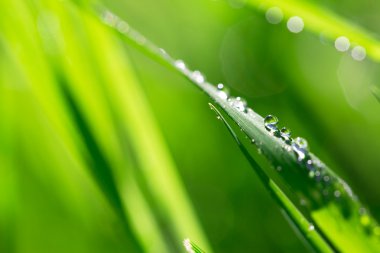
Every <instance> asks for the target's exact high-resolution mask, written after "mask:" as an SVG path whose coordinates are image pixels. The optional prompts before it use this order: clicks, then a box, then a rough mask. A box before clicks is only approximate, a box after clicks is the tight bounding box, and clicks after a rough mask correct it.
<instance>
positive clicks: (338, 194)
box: [334, 190, 342, 198]
mask: <svg viewBox="0 0 380 253" xmlns="http://www.w3.org/2000/svg"><path fill="white" fill-rule="evenodd" d="M341 195H342V193H341V192H340V191H339V190H336V191H334V196H335V197H336V198H339V197H340V196H341Z"/></svg>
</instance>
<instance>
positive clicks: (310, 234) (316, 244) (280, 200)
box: [209, 104, 335, 252]
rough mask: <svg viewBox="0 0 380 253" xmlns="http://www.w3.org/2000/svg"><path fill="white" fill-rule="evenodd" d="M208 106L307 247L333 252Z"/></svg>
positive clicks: (213, 107) (212, 106) (227, 126)
mask: <svg viewBox="0 0 380 253" xmlns="http://www.w3.org/2000/svg"><path fill="white" fill-rule="evenodd" d="M209 105H210V108H211V110H213V111H214V112H215V113H216V115H217V118H218V119H220V120H221V121H222V122H223V124H224V125H225V126H226V128H227V130H228V132H229V133H230V134H231V135H232V137H233V139H234V140H235V141H236V143H237V144H238V146H239V149H240V150H241V152H242V153H243V154H244V156H245V158H246V159H247V160H248V162H249V164H250V165H251V167H252V168H253V169H254V171H255V172H256V173H257V175H258V176H259V177H260V179H261V181H262V182H263V184H264V186H265V188H266V190H267V191H268V192H269V193H270V194H271V196H272V197H273V199H274V200H275V201H276V202H277V204H278V205H279V206H280V207H281V209H282V210H283V212H284V214H285V215H286V217H288V218H289V219H290V222H291V224H292V225H294V227H295V229H296V230H297V231H298V232H299V234H300V236H302V237H303V239H304V240H305V241H306V242H307V243H308V244H309V245H308V246H311V247H312V248H314V249H315V250H316V251H318V252H334V251H335V250H334V249H333V246H332V245H330V243H329V242H328V240H327V239H326V238H324V237H323V235H322V234H321V233H320V231H317V229H315V227H314V225H313V223H312V222H313V221H312V220H311V219H310V218H309V217H306V216H305V215H304V214H303V213H302V212H300V211H299V210H298V208H297V207H296V206H295V205H294V204H293V202H292V201H291V200H290V198H289V197H288V196H287V195H286V194H285V193H284V192H283V190H281V188H280V187H279V185H278V184H277V183H276V182H275V181H274V180H272V179H271V178H270V177H269V176H268V175H267V174H266V173H265V171H264V170H263V169H262V168H261V166H260V165H259V164H258V163H257V162H256V161H255V159H254V158H253V157H252V156H251V155H250V153H249V151H248V150H247V149H246V148H245V146H244V145H243V144H242V143H241V142H240V140H239V138H238V136H237V135H236V133H235V132H234V130H233V129H232V127H231V126H230V125H229V124H228V122H227V120H226V119H225V118H224V117H223V115H222V114H221V113H220V112H219V110H218V109H217V108H216V107H215V106H214V105H212V104H209Z"/></svg>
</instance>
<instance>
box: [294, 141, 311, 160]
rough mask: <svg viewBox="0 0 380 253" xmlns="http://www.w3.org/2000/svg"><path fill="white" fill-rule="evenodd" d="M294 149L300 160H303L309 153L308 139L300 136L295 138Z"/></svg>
mask: <svg viewBox="0 0 380 253" xmlns="http://www.w3.org/2000/svg"><path fill="white" fill-rule="evenodd" d="M292 149H293V151H294V153H295V154H296V156H297V158H298V161H303V160H304V159H305V158H306V156H307V153H308V150H307V149H308V145H307V141H306V140H305V139H303V138H300V137H297V138H295V139H294V141H293V143H292Z"/></svg>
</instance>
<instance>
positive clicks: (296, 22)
mask: <svg viewBox="0 0 380 253" xmlns="http://www.w3.org/2000/svg"><path fill="white" fill-rule="evenodd" d="M286 25H287V27H288V30H289V31H290V32H292V33H300V32H302V30H303V28H304V23H303V20H302V18H300V17H298V16H294V17H291V18H289V20H288V23H287V24H286Z"/></svg>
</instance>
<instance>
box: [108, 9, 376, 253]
mask: <svg viewBox="0 0 380 253" xmlns="http://www.w3.org/2000/svg"><path fill="white" fill-rule="evenodd" d="M103 14H104V15H103V20H104V22H105V23H106V24H107V25H109V26H110V27H112V28H114V29H115V30H118V31H119V33H120V34H122V35H124V36H122V38H125V40H126V41H127V42H128V43H130V44H132V45H135V46H137V47H138V48H139V49H140V50H142V51H143V52H145V53H147V54H148V55H150V56H152V57H153V58H155V59H158V60H159V61H161V62H166V63H165V65H167V66H169V68H171V69H174V70H176V71H178V72H180V73H181V74H182V75H184V76H185V77H186V78H188V79H189V80H190V81H191V82H192V83H193V84H195V85H196V86H197V87H198V88H200V89H201V90H202V91H204V92H205V93H206V94H207V95H208V96H209V97H210V98H211V99H212V100H213V101H214V102H215V103H216V104H218V106H220V107H221V108H222V109H223V110H224V111H225V112H226V113H227V115H229V117H230V118H231V119H232V120H233V121H235V123H236V124H237V125H238V126H239V127H240V128H241V129H242V130H243V131H244V132H245V134H246V135H247V136H248V137H249V138H250V139H252V140H254V143H255V144H256V146H257V148H258V149H259V150H260V151H261V153H262V154H263V155H264V156H265V157H266V158H267V160H268V161H269V162H270V163H271V164H272V165H273V167H278V166H281V168H282V169H281V173H278V175H279V177H280V179H281V183H282V184H284V185H287V186H289V188H290V189H291V190H292V192H294V195H295V196H296V197H297V199H298V200H299V202H298V203H293V205H294V206H296V207H297V208H298V209H299V210H300V211H302V212H303V213H304V214H305V215H306V217H311V218H312V219H313V221H314V222H313V225H314V227H315V229H317V230H318V231H320V233H321V234H323V236H324V238H328V240H329V241H330V242H331V244H332V245H333V248H334V249H337V250H338V251H345V252H351V251H357V252H360V251H368V252H375V251H378V250H379V249H380V245H379V236H380V228H379V226H378V225H377V222H376V221H375V220H374V219H373V218H372V217H371V216H370V215H369V214H368V211H367V210H366V209H365V208H364V207H363V206H362V204H361V203H360V202H359V200H358V198H357V197H356V195H354V194H353V193H352V190H351V189H350V187H349V186H348V185H347V184H346V183H345V182H344V181H343V180H342V179H341V178H339V177H338V176H337V175H335V173H333V172H332V171H331V170H330V169H329V168H328V167H327V166H326V165H325V164H323V163H322V162H321V161H320V160H319V159H318V158H317V157H316V156H315V155H313V154H312V153H310V152H309V151H308V147H307V144H306V142H305V141H304V140H302V139H298V138H297V139H295V140H294V141H293V140H292V139H291V138H290V137H289V136H288V137H286V136H284V135H282V134H281V133H280V131H279V130H278V129H277V127H276V124H277V122H275V123H272V125H270V126H265V125H264V123H265V122H264V118H263V117H261V116H260V115H258V114H257V113H255V112H254V111H253V110H252V109H250V108H248V107H246V105H245V103H244V102H243V101H242V99H240V98H234V97H229V96H228V95H227V94H226V92H225V91H223V90H219V89H218V88H217V87H215V86H213V85H211V84H210V83H208V82H207V81H205V79H204V77H203V75H202V74H201V73H200V72H199V71H194V72H193V71H190V70H189V69H188V68H187V67H186V65H185V64H184V62H183V61H181V60H174V59H173V58H172V57H170V56H169V55H168V54H167V53H166V52H165V51H163V50H162V49H160V48H158V47H156V46H155V45H154V44H153V43H151V42H149V41H148V40H147V39H146V38H144V37H143V36H142V35H141V34H139V33H138V32H137V31H135V30H133V29H132V28H131V27H129V26H128V24H127V23H126V22H125V21H123V20H121V19H120V18H119V17H117V16H116V15H114V14H113V13H111V12H109V11H105V12H104V13H103ZM121 24H123V26H124V27H125V25H127V26H128V29H126V30H121V29H117V28H119V27H120V26H121ZM280 137H281V138H280ZM285 137H286V138H285ZM265 173H266V174H268V175H270V174H274V172H273V168H272V169H270V168H268V169H266V171H265ZM279 185H281V184H279ZM281 190H282V189H281Z"/></svg>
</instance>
